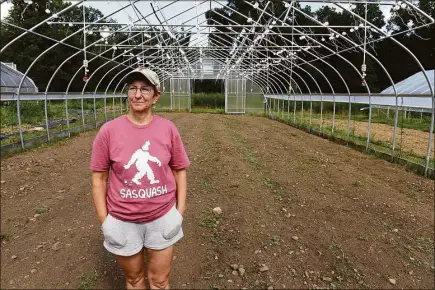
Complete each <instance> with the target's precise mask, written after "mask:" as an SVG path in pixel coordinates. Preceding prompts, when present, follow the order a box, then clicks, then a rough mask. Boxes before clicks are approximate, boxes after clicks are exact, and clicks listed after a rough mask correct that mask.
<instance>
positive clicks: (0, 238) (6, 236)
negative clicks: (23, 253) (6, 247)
mask: <svg viewBox="0 0 435 290" xmlns="http://www.w3.org/2000/svg"><path fill="white" fill-rule="evenodd" d="M0 240H1V241H7V240H9V235H8V234H0Z"/></svg>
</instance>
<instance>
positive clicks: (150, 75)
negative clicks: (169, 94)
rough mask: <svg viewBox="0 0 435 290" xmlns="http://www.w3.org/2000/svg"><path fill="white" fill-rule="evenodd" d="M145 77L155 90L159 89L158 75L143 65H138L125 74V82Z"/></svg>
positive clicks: (129, 82) (128, 82)
mask: <svg viewBox="0 0 435 290" xmlns="http://www.w3.org/2000/svg"><path fill="white" fill-rule="evenodd" d="M143 77H145V78H146V79H148V80H149V82H150V83H151V84H153V85H154V86H155V87H156V89H157V90H160V80H159V76H158V75H157V74H156V73H155V72H154V71H152V70H150V69H148V68H144V67H138V68H137V69H134V70H133V71H131V72H129V73H128V74H127V76H126V82H127V84H131V83H132V82H134V81H135V80H138V79H142V78H143Z"/></svg>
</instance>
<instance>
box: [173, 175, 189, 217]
mask: <svg viewBox="0 0 435 290" xmlns="http://www.w3.org/2000/svg"><path fill="white" fill-rule="evenodd" d="M172 172H173V173H174V176H175V181H176V183H177V209H178V211H179V212H180V213H181V214H184V210H185V209H186V196H187V173H186V169H181V170H175V169H174V170H172Z"/></svg>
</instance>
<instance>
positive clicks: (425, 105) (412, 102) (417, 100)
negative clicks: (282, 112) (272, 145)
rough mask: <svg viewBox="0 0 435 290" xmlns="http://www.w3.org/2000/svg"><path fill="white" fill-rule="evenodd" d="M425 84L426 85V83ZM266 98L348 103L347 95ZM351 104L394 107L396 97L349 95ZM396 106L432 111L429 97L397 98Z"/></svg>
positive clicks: (276, 96) (277, 96)
mask: <svg viewBox="0 0 435 290" xmlns="http://www.w3.org/2000/svg"><path fill="white" fill-rule="evenodd" d="M426 84H427V83H426ZM265 97H266V98H271V99H280V100H290V101H294V100H296V101H310V100H311V101H313V102H320V101H322V100H323V101H324V102H333V101H334V100H335V102H337V103H349V95H343V94H338V95H335V96H334V95H331V94H324V95H323V96H322V95H319V94H315V95H314V94H313V95H311V96H310V95H306V94H302V95H300V94H295V95H265ZM350 102H351V103H357V104H367V105H368V104H369V103H371V104H372V105H381V106H391V107H394V106H396V97H395V96H383V95H374V94H372V96H371V98H370V102H369V96H368V95H351V96H350ZM397 106H398V107H407V108H418V109H432V98H431V97H430V96H415V97H410V96H406V97H405V96H403V97H401V96H399V97H398V98H397Z"/></svg>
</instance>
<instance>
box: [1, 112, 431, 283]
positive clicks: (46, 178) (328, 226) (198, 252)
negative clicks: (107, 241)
mask: <svg viewBox="0 0 435 290" xmlns="http://www.w3.org/2000/svg"><path fill="white" fill-rule="evenodd" d="M160 115H162V116H164V117H166V118H168V119H171V120H172V121H173V122H174V123H175V124H176V125H177V126H178V128H179V130H180V133H181V136H182V138H183V141H184V143H185V145H186V149H187V151H188V154H189V157H190V159H191V161H192V166H191V167H190V168H189V170H188V199H187V209H186V213H185V216H184V234H185V237H184V239H183V240H182V241H181V242H180V243H179V244H178V245H177V246H176V249H175V256H176V257H174V258H175V259H174V262H173V263H174V264H173V272H172V275H171V288H173V289H191V288H195V289H204V288H206V289H211V288H219V289H230V288H231V289H234V288H243V287H246V288H262V289H264V288H268V287H271V286H272V287H273V288H274V289H278V288H320V287H323V288H324V287H328V288H346V289H348V288H403V289H409V288H413V289H415V288H420V289H421V288H428V289H429V288H433V278H434V241H433V237H434V215H433V212H434V194H433V192H434V183H433V180H430V179H427V178H424V177H420V176H417V175H416V174H413V173H411V172H407V171H405V170H404V169H403V168H402V167H400V166H398V165H395V164H391V163H389V162H387V161H384V160H380V159H376V158H375V157H373V156H370V155H367V154H364V153H361V152H358V151H355V150H352V149H350V148H347V147H345V146H341V145H337V144H335V143H332V142H329V141H328V140H325V139H322V138H319V137H316V136H314V135H310V134H308V133H305V132H303V131H300V130H297V129H295V128H292V127H290V126H287V125H285V124H283V123H279V122H277V121H273V120H270V119H267V118H262V117H254V116H230V115H217V114H188V113H161V114H160ZM95 134H96V131H88V132H85V133H83V134H81V135H80V136H78V137H74V138H72V139H70V140H66V141H62V142H60V143H58V144H56V145H53V146H51V147H47V148H41V149H35V150H31V151H28V152H25V153H22V154H19V155H15V156H12V157H9V158H5V159H2V160H1V172H2V174H1V239H2V242H1V252H2V255H1V268H2V275H1V288H20V289H22V288H56V289H58V288H68V289H71V288H81V289H89V288H122V287H124V278H123V277H122V273H121V270H120V268H119V266H118V265H117V264H116V263H115V260H114V257H113V256H112V255H111V254H109V253H108V252H107V251H106V250H105V249H104V248H103V246H102V241H103V237H102V233H101V230H100V225H99V222H98V220H97V219H96V217H95V213H94V208H93V204H92V195H91V180H90V172H89V170H88V168H89V160H90V153H91V146H92V141H93V138H94V137H95ZM214 207H221V209H222V210H223V213H222V215H219V216H215V215H213V213H212V210H213V208H214ZM232 264H238V265H243V268H244V269H245V270H246V272H245V274H244V276H243V277H241V276H239V275H234V274H233V273H232V272H233V269H232V268H231V265H232ZM260 270H261V271H260Z"/></svg>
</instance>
